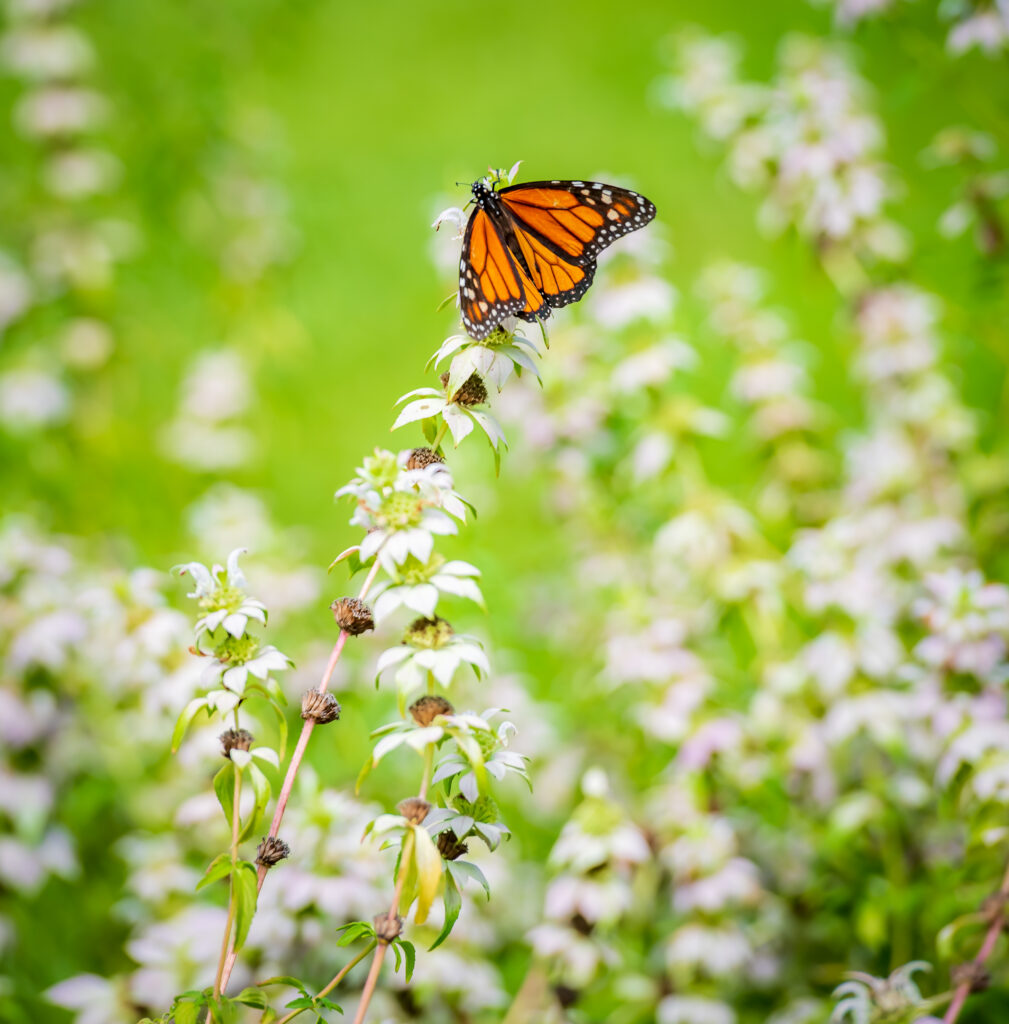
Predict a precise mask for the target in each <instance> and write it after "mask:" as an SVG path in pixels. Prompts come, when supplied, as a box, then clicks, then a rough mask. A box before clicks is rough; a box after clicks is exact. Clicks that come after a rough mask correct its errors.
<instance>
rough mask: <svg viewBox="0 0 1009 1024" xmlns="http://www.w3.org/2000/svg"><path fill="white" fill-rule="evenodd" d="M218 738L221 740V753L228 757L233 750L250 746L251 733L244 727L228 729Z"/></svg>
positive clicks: (246, 748) (245, 748)
mask: <svg viewBox="0 0 1009 1024" xmlns="http://www.w3.org/2000/svg"><path fill="white" fill-rule="evenodd" d="M218 739H220V741H221V754H222V755H223V756H224V757H227V758H230V757H231V752H232V751H233V750H248V749H249V747H251V746H252V740H253V735H252V733H251V732H247V731H246V730H245V729H229V730H228V731H227V732H222V733H221V735H220V736H219V737H218Z"/></svg>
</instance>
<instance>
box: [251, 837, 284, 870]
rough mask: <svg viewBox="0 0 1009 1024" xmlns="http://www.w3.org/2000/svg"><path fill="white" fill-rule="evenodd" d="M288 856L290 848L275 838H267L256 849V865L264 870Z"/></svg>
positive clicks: (281, 840)
mask: <svg viewBox="0 0 1009 1024" xmlns="http://www.w3.org/2000/svg"><path fill="white" fill-rule="evenodd" d="M290 856H291V848H290V847H289V846H288V845H287V843H285V842H284V840H283V839H279V838H278V837H277V836H267V837H266V839H264V840H263V841H262V842H261V843H260V844H259V846H258V847H257V849H256V863H257V864H260V865H262V866H263V867H264V868H272V867H273V865H274V864H279V863H280V862H281V861H282V860H284V859H285V858H286V857H290Z"/></svg>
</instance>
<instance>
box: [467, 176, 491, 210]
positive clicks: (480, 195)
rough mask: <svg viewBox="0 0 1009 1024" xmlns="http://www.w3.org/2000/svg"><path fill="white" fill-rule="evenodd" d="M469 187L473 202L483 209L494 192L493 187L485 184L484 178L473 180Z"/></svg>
mask: <svg viewBox="0 0 1009 1024" xmlns="http://www.w3.org/2000/svg"><path fill="white" fill-rule="evenodd" d="M471 188H472V192H473V202H475V203H476V205H477V206H478V207H480V208H481V209H483V208H484V207H485V206H486V205H487V203H488V202H489V201H490V200H491V197H492V196H494V195H495V194H496V193H495V192H494V189H493V188H492V187H491V186H489V185H488V184H487V179H486V178H481V179H480V180H479V181H474V182H473V184H472V186H471Z"/></svg>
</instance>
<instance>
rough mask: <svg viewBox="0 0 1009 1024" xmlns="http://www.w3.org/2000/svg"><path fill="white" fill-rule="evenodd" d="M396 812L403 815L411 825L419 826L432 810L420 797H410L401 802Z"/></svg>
mask: <svg viewBox="0 0 1009 1024" xmlns="http://www.w3.org/2000/svg"><path fill="white" fill-rule="evenodd" d="M396 810H397V811H399V813H400V814H402V815H403V817H404V818H406V820H407V821H408V822H410V824H411V825H419V824H420V823H421V822H422V821H423V820H424V819H425V818H426V817H427V814H428V811H430V810H431V805H430V804H429V803H428V802H427V801H426V800H425V799H424V798H423V797H420V796H409V797H407V798H406V799H405V800H400V802H399V803H398V804H397V805H396Z"/></svg>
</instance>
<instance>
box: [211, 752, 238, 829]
mask: <svg viewBox="0 0 1009 1024" xmlns="http://www.w3.org/2000/svg"><path fill="white" fill-rule="evenodd" d="M214 792H215V793H216V794H217V800H218V802H219V803H220V805H221V809H222V810H223V811H224V817H225V818H227V819H228V825H229V826H230V825H231V812H232V811H233V810H234V808H235V766H234V765H233V764H232V763H231V761H230V760H229V761H228V762H227V764H225V766H224V767H223V768H222V769H221V770H220V771H219V772H218V773H217V774H216V775H215V776H214Z"/></svg>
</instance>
